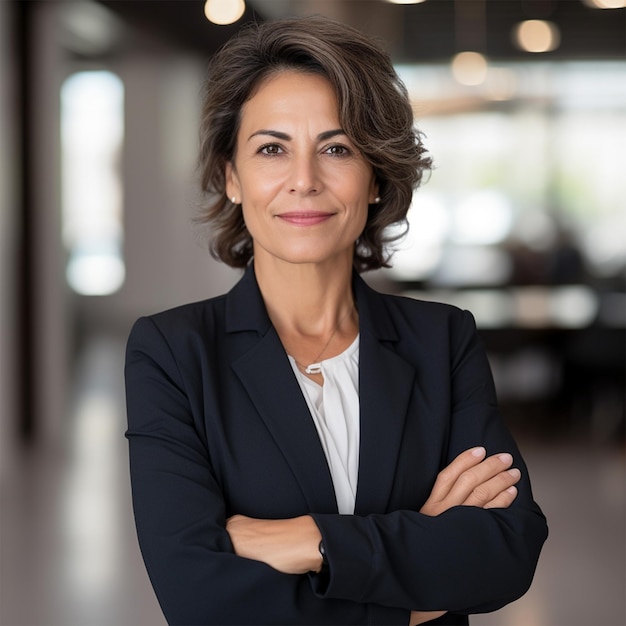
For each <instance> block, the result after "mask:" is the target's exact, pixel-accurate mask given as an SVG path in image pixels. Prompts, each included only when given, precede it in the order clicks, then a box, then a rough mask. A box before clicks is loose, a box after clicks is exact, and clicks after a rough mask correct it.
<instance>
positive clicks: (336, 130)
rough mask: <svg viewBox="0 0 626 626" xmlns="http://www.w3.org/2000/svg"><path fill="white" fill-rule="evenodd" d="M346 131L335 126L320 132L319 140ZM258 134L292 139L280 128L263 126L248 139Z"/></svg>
mask: <svg viewBox="0 0 626 626" xmlns="http://www.w3.org/2000/svg"><path fill="white" fill-rule="evenodd" d="M345 134H346V132H345V131H344V130H343V129H342V128H334V129H333V130H325V131H324V132H323V133H320V134H319V135H318V136H317V140H318V141H326V140H327V139H332V138H333V137H336V136H337V135H345ZM258 135H268V136H270V137H275V138H276V139H281V140H282V141H290V140H291V136H290V135H288V134H287V133H283V132H281V131H279V130H271V129H266V128H263V129H261V130H257V131H255V132H254V133H252V134H251V135H250V137H248V141H250V139H252V138H253V137H257V136H258Z"/></svg>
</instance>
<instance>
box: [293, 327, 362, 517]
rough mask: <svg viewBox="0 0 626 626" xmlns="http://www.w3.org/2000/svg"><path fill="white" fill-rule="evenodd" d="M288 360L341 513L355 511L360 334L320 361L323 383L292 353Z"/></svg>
mask: <svg viewBox="0 0 626 626" xmlns="http://www.w3.org/2000/svg"><path fill="white" fill-rule="evenodd" d="M289 361H290V363H291V367H292V368H293V371H294V372H295V374H296V377H297V379H298V382H299V383H300V388H301V389H302V393H303V394H304V397H305V399H306V402H307V405H308V407H309V411H310V412H311V416H312V417H313V422H314V423H315V427H316V428H317V432H318V435H319V438H320V441H321V443H322V448H323V449H324V453H325V454H326V459H327V461H328V466H329V468H330V474H331V477H332V479H333V485H334V487H335V496H336V498H337V507H338V510H339V513H342V514H347V515H352V514H353V513H354V503H355V500H356V487H357V477H358V471H359V336H358V335H357V337H356V339H355V340H354V341H353V342H352V345H350V347H349V348H347V349H346V350H345V351H344V352H342V353H341V354H338V355H337V356H335V357H333V358H331V359H326V360H325V361H321V363H320V364H321V366H322V376H323V377H324V385H318V384H317V383H316V382H314V381H313V380H311V379H310V378H308V377H307V376H305V375H304V374H303V373H302V372H301V371H300V369H299V368H298V365H297V364H296V361H295V359H294V358H293V357H292V356H289Z"/></svg>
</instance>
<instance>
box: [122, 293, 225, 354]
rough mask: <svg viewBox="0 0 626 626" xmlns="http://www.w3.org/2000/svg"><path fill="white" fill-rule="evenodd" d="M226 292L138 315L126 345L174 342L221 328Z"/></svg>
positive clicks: (212, 332)
mask: <svg viewBox="0 0 626 626" xmlns="http://www.w3.org/2000/svg"><path fill="white" fill-rule="evenodd" d="M225 300H226V295H221V296H217V297H214V298H209V299H206V300H200V301H198V302H191V303H188V304H183V305H180V306H177V307H174V308H171V309H167V310H165V311H160V312H158V313H154V314H152V315H146V316H143V317H140V318H139V319H138V320H137V321H136V322H135V323H134V324H133V327H132V329H131V331H130V335H129V339H128V344H129V346H133V345H136V344H146V343H147V344H157V343H163V342H165V343H166V344H168V345H170V347H171V346H172V345H176V344H181V343H185V342H186V341H187V340H188V339H189V338H190V337H192V336H198V335H200V336H207V335H212V334H214V333H215V332H216V330H219V329H221V328H223V327H224V323H225V318H226V315H225Z"/></svg>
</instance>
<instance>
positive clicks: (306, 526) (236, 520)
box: [226, 515, 322, 574]
mask: <svg viewBox="0 0 626 626" xmlns="http://www.w3.org/2000/svg"><path fill="white" fill-rule="evenodd" d="M226 531H227V532H228V534H229V535H230V539H231V542H232V544H233V547H234V549H235V554H237V556H242V557H245V558H247V559H254V560H255V561H262V562H263V563H266V564H267V565H269V566H270V567H273V568H274V569H276V570H278V571H279V572H282V573H283V574H306V573H307V572H311V571H319V570H320V569H321V567H322V556H321V554H320V552H319V544H320V541H321V540H322V535H321V533H320V531H319V528H318V527H317V524H316V523H315V522H314V520H313V518H312V517H311V516H310V515H303V516H302V517H294V518H291V519H278V520H266V519H256V518H253V517H246V516H245V515H233V516H232V517H230V518H228V520H226Z"/></svg>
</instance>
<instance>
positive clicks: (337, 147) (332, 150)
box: [325, 144, 350, 157]
mask: <svg viewBox="0 0 626 626" xmlns="http://www.w3.org/2000/svg"><path fill="white" fill-rule="evenodd" d="M325 152H326V154H329V155H330V156H335V157H342V156H348V155H349V154H350V150H349V149H348V148H347V147H346V146H342V145H341V144H334V145H332V146H329V147H328V148H326V150H325Z"/></svg>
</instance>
